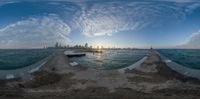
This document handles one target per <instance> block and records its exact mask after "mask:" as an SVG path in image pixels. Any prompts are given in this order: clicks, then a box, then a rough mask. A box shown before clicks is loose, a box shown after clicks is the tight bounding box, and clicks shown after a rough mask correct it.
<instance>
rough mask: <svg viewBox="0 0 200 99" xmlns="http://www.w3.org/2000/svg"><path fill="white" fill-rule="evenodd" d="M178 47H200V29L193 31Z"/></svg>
mask: <svg viewBox="0 0 200 99" xmlns="http://www.w3.org/2000/svg"><path fill="white" fill-rule="evenodd" d="M178 47H181V48H200V30H199V31H198V32H196V33H193V34H192V35H191V36H190V37H189V39H188V40H187V42H186V43H185V44H183V45H180V46H178Z"/></svg>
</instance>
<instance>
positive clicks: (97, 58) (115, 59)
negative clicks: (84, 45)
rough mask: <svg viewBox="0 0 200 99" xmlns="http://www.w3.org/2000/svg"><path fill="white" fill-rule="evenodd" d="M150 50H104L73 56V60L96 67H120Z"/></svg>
mask: <svg viewBox="0 0 200 99" xmlns="http://www.w3.org/2000/svg"><path fill="white" fill-rule="evenodd" d="M147 52H148V50H104V51H103V53H95V54H93V53H86V56H82V57H72V58H70V60H71V61H75V62H78V63H79V64H81V65H82V66H85V67H91V68H95V69H107V70H109V69H118V68H122V67H126V66H129V65H131V64H133V63H135V62H137V61H138V60H140V59H142V58H143V57H144V56H145V55H146V54H147Z"/></svg>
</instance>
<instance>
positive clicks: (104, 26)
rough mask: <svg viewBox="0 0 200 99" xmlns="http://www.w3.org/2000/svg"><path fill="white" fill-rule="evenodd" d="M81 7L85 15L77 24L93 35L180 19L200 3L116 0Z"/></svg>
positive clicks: (108, 33)
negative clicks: (128, 0)
mask: <svg viewBox="0 0 200 99" xmlns="http://www.w3.org/2000/svg"><path fill="white" fill-rule="evenodd" d="M80 7H81V8H82V10H81V15H80V16H79V17H78V19H77V22H76V23H78V24H79V27H80V30H81V32H82V34H84V35H86V36H89V37H93V36H110V35H113V34H114V33H117V32H120V31H126V30H133V31H134V30H139V29H142V28H144V27H147V26H155V27H156V26H161V25H162V24H165V23H170V22H172V23H174V22H179V21H181V20H184V19H185V17H186V15H187V14H188V13H191V12H192V11H193V10H194V9H196V8H198V7H200V4H199V3H184V4H180V3H176V2H171V3H169V2H168V3H165V2H123V1H113V2H103V3H101V2H100V3H90V4H89V5H88V4H80Z"/></svg>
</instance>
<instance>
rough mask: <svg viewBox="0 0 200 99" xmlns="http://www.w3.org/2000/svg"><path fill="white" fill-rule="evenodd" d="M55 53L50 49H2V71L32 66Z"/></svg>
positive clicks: (0, 54)
mask: <svg viewBox="0 0 200 99" xmlns="http://www.w3.org/2000/svg"><path fill="white" fill-rule="evenodd" d="M52 53H53V50H50V49H1V50H0V70H12V69H17V68H22V67H26V66H30V65H32V64H34V63H37V62H38V61H40V60H42V59H44V58H46V57H47V56H49V55H50V54H52Z"/></svg>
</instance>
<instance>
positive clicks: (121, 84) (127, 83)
mask: <svg viewBox="0 0 200 99" xmlns="http://www.w3.org/2000/svg"><path fill="white" fill-rule="evenodd" d="M32 75H33V77H34V78H33V79H32V80H29V81H24V80H22V79H13V80H9V81H8V80H1V81H0V99H4V98H7V99H10V98H12V99H15V98H16V99H199V97H200V82H199V80H198V79H194V78H190V77H186V76H184V75H181V74H179V73H177V72H175V71H173V70H172V69H170V68H169V67H168V66H167V65H166V64H165V62H163V61H162V59H161V58H160V56H159V55H158V54H157V53H156V52H155V51H153V50H152V51H150V52H149V55H148V56H147V58H146V59H145V60H144V61H143V62H142V63H141V64H140V66H136V67H134V68H132V69H129V70H126V71H125V72H119V70H96V69H91V68H85V67H82V66H80V65H79V66H70V65H69V59H68V57H66V56H65V55H64V54H63V52H62V51H60V52H57V53H55V54H54V55H52V57H51V58H50V59H49V60H48V61H47V62H46V63H45V64H44V66H42V67H41V68H40V70H39V71H37V72H35V73H33V74H32Z"/></svg>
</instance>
